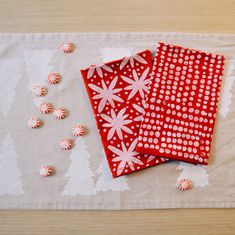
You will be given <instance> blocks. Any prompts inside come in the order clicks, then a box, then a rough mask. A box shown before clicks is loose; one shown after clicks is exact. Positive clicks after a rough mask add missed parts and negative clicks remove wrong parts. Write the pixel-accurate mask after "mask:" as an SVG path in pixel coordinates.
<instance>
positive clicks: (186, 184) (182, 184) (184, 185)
mask: <svg viewBox="0 0 235 235" xmlns="http://www.w3.org/2000/svg"><path fill="white" fill-rule="evenodd" d="M177 187H178V189H179V190H181V191H186V190H189V189H190V188H191V181H190V180H188V179H180V180H179V181H178V183H177Z"/></svg>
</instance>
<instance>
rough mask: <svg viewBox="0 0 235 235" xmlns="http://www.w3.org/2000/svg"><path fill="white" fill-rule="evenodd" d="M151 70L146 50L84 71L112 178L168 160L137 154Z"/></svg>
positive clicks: (150, 59)
mask: <svg viewBox="0 0 235 235" xmlns="http://www.w3.org/2000/svg"><path fill="white" fill-rule="evenodd" d="M151 69H152V54H151V52H150V51H149V50H146V51H143V52H141V53H138V54H136V55H134V56H130V57H125V58H123V59H121V60H117V61H113V62H109V63H106V64H102V65H97V66H91V67H89V68H87V69H85V70H81V73H82V76H83V79H84V83H85V85H86V89H87V92H88V95H89V99H90V103H91V106H92V108H93V112H94V115H95V118H96V122H97V127H98V129H99V133H100V136H101V139H102V142H103V146H104V149H105V153H106V156H107V160H108V163H109V167H110V170H111V172H112V175H113V177H117V176H121V175H124V174H129V173H131V172H134V171H138V170H141V169H144V168H146V167H149V166H153V165H157V164H160V163H162V162H164V161H165V159H164V158H158V157H154V156H149V155H146V154H142V153H138V152H136V145H137V138H138V132H139V127H140V122H141V119H142V115H143V112H144V100H145V95H146V94H147V91H148V85H149V82H150V77H149V74H150V72H151Z"/></svg>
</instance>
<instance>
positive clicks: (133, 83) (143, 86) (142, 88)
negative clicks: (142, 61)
mask: <svg viewBox="0 0 235 235" xmlns="http://www.w3.org/2000/svg"><path fill="white" fill-rule="evenodd" d="M148 72H149V68H146V69H145V71H144V72H143V73H142V75H141V76H140V77H139V76H138V74H137V72H136V71H135V70H134V69H133V72H132V74H133V79H134V80H133V79H132V78H128V77H126V76H121V78H122V79H123V80H124V81H125V82H127V83H129V84H130V85H128V86H126V87H125V88H124V89H125V90H131V92H130V94H129V96H128V100H129V99H131V98H132V97H134V96H135V94H136V93H137V92H139V93H140V95H141V97H142V98H144V96H145V93H144V92H147V91H148V84H149V82H150V78H147V75H148ZM146 78H147V79H146Z"/></svg>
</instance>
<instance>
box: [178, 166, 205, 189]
mask: <svg viewBox="0 0 235 235" xmlns="http://www.w3.org/2000/svg"><path fill="white" fill-rule="evenodd" d="M206 168H207V167H206V166H202V165H194V164H191V163H184V162H180V163H179V165H178V166H177V168H176V169H177V170H180V171H181V172H180V174H179V177H178V179H177V180H180V179H183V178H186V179H189V180H191V181H192V183H193V187H205V186H207V185H209V181H208V173H207V169H206Z"/></svg>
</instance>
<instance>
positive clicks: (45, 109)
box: [39, 102, 51, 114]
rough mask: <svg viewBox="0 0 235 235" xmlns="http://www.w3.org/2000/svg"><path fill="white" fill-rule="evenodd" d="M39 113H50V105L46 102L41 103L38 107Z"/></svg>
mask: <svg viewBox="0 0 235 235" xmlns="http://www.w3.org/2000/svg"><path fill="white" fill-rule="evenodd" d="M39 111H40V113H42V114H48V113H50V112H51V105H50V104H49V103H47V102H43V103H41V104H40V105H39Z"/></svg>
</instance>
